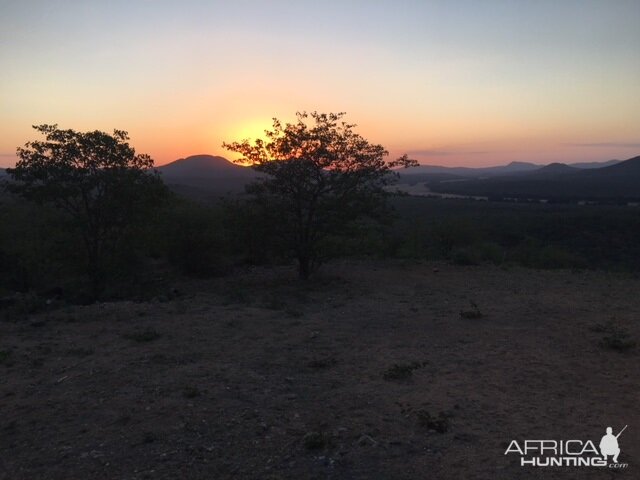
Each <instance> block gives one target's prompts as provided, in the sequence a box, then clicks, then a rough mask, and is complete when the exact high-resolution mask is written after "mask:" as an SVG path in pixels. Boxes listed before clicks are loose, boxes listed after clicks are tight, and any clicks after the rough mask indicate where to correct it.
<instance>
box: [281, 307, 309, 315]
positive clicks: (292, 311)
mask: <svg viewBox="0 0 640 480" xmlns="http://www.w3.org/2000/svg"><path fill="white" fill-rule="evenodd" d="M284 313H286V314H287V316H289V317H291V318H300V317H302V316H303V315H304V314H303V313H302V312H301V311H300V310H296V309H295V308H291V307H287V308H286V309H285V311H284Z"/></svg>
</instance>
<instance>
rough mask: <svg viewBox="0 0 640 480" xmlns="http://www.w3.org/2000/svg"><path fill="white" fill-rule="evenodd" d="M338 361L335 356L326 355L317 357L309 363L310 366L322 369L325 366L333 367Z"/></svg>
mask: <svg viewBox="0 0 640 480" xmlns="http://www.w3.org/2000/svg"><path fill="white" fill-rule="evenodd" d="M336 363H338V361H337V360H336V359H335V358H334V357H326V358H317V359H314V360H311V361H310V362H309V363H308V364H307V365H308V366H309V368H315V369H317V370H322V369H325V368H331V367H333V366H334V365H335V364H336Z"/></svg>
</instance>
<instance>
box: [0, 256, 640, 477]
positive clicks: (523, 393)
mask: <svg viewBox="0 0 640 480" xmlns="http://www.w3.org/2000/svg"><path fill="white" fill-rule="evenodd" d="M638 292H640V280H638V279H637V278H632V277H630V276H628V275H627V276H624V275H621V274H607V273H602V272H586V273H585V272H568V271H532V270H524V269H500V268H497V267H484V266H483V267H453V266H447V265H436V264H415V263H409V262H407V263H399V262H396V263H389V262H386V263H371V262H348V263H337V264H334V265H331V266H329V267H327V268H326V269H325V270H324V271H323V272H322V274H321V275H320V276H319V277H318V278H317V279H315V280H313V281H311V282H309V283H308V284H300V283H298V282H297V281H296V280H295V278H294V277H293V274H292V271H291V269H288V268H282V269H280V268H279V269H274V270H261V269H256V270H252V271H245V272H238V273H236V274H234V275H232V276H230V277H227V278H222V279H216V280H207V281H189V282H186V281H185V282H182V283H179V284H176V285H175V286H172V287H171V288H170V290H169V291H168V292H167V294H166V295H163V296H161V297H158V298H156V299H154V300H153V301H149V302H143V303H133V302H113V303H102V304H94V305H90V306H73V307H62V308H58V309H55V310H53V311H49V312H44V313H39V314H35V315H28V316H26V317H23V318H12V317H11V316H9V318H6V319H5V320H2V321H0V409H1V416H0V478H1V479H12V480H13V479H25V480H35V479H86V478H92V479H143V478H153V479H156V478H158V479H165V478H166V479H169V478H181V479H192V478H193V479H235V478H238V479H289V478H291V479H307V478H308V479H394V480H395V479H529V478H545V479H549V478H563V479H564V478H567V479H569V478H594V479H601V478H629V479H631V478H639V476H640V473H639V472H640V421H639V420H640V414H639V412H638V404H639V399H640V386H639V373H640V362H639V355H638V350H639V349H640V348H639V347H635V348H633V347H632V343H633V341H634V340H637V339H640V322H639V318H640V317H639V312H640V296H639V295H638ZM474 305H475V306H474ZM625 424H628V425H629V427H628V429H627V430H626V431H625V432H624V433H623V435H622V436H621V437H620V446H621V449H622V453H621V455H620V461H621V462H622V461H624V462H627V463H628V464H629V466H628V468H627V469H625V470H615V471H613V470H610V469H609V468H606V467H605V468H588V467H581V468H570V467H569V468H558V467H555V468H552V469H540V468H537V469H536V468H532V467H521V466H520V464H519V459H518V458H517V457H516V456H515V455H506V456H505V455H504V451H505V449H506V448H507V445H508V444H509V442H510V441H511V440H512V439H517V440H524V439H573V438H576V439H585V440H587V439H590V440H592V441H594V443H596V444H597V443H598V442H599V440H600V437H601V436H602V435H603V434H604V429H605V428H606V427H607V426H612V427H613V429H614V431H616V432H617V431H618V430H619V429H620V428H622V427H623V426H624V425H625Z"/></svg>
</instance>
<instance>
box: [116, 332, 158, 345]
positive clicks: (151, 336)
mask: <svg viewBox="0 0 640 480" xmlns="http://www.w3.org/2000/svg"><path fill="white" fill-rule="evenodd" d="M123 337H124V338H126V339H128V340H133V341H134V342H137V343H146V342H152V341H154V340H157V339H158V338H160V337H161V335H160V334H159V333H158V332H156V331H155V330H153V329H150V328H148V329H146V330H141V331H138V332H134V333H129V334H127V335H123Z"/></svg>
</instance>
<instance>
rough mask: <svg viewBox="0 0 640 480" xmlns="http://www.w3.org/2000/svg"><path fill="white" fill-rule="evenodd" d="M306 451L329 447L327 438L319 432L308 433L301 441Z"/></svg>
mask: <svg viewBox="0 0 640 480" xmlns="http://www.w3.org/2000/svg"><path fill="white" fill-rule="evenodd" d="M302 441H303V442H304V447H305V448H306V449H307V450H320V449H322V448H325V447H328V446H329V443H330V441H329V438H328V437H327V435H326V434H324V433H321V432H308V433H306V434H305V436H304V438H303V439H302Z"/></svg>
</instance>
